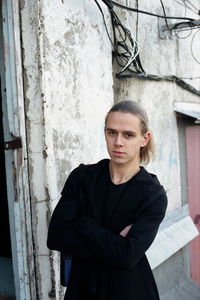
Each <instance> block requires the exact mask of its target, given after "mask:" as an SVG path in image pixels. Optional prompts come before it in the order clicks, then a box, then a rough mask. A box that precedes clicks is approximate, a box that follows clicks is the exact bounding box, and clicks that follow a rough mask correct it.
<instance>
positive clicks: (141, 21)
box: [114, 0, 200, 211]
mask: <svg viewBox="0 0 200 300" xmlns="http://www.w3.org/2000/svg"><path fill="white" fill-rule="evenodd" d="M118 2H120V3H121V4H124V5H127V1H124V0H121V1H118ZM128 4H129V6H134V5H133V3H132V1H128ZM164 4H165V8H166V14H167V15H169V16H182V17H184V16H185V8H184V6H183V5H180V4H178V3H175V2H174V1H168V2H166V3H164ZM195 4H196V7H198V1H194V5H195ZM139 9H140V10H144V11H148V12H152V13H156V14H160V15H163V11H162V6H161V4H160V1H156V2H153V3H152V1H151V2H149V1H142V2H141V3H139ZM117 11H118V13H119V15H121V18H122V21H123V20H124V22H125V23H126V24H128V25H129V24H130V25H132V27H133V28H134V29H135V32H134V31H133V33H134V34H135V36H136V21H137V19H136V13H130V12H124V11H122V10H121V9H118V10H117ZM187 16H188V17H191V18H196V19H198V16H197V15H196V14H194V13H193V12H191V11H190V10H187ZM160 20H161V19H160V18H157V17H152V16H148V15H144V14H139V16H138V30H137V31H138V37H137V41H138V44H139V48H140V59H141V62H142V65H143V67H144V69H145V71H146V73H147V74H153V75H158V76H165V75H167V76H169V75H175V76H178V77H184V78H185V77H187V78H190V77H196V76H198V75H199V64H198V63H197V62H196V61H195V60H194V59H193V57H192V54H191V50H190V47H191V42H192V38H193V35H194V34H195V32H196V31H195V30H193V31H192V32H191V35H190V36H189V37H188V38H187V39H180V38H177V37H176V36H175V34H173V36H172V37H171V38H169V39H161V38H160V37H159V23H160ZM161 22H162V24H163V25H164V24H165V20H164V19H163V20H161ZM176 22H179V20H178V21H176V20H168V23H169V24H174V23H176ZM180 22H181V20H180ZM178 35H179V36H180V37H183V36H187V35H188V31H186V32H182V33H178ZM194 42H195V43H194V44H193V46H194V47H195V48H194V52H195V54H196V55H197V56H199V54H198V47H199V45H200V42H199V41H198V36H196V38H195V40H194ZM114 71H115V72H117V71H119V68H118V66H115V67H114ZM185 81H187V82H188V83H189V84H191V85H193V86H194V87H195V88H196V89H200V82H199V80H187V79H186V80H185ZM114 91H115V93H114V94H115V100H116V101H119V100H122V99H133V100H136V101H139V102H140V103H141V104H142V105H143V106H144V107H145V108H146V110H147V113H148V116H149V120H150V127H151V130H152V132H153V135H154V138H155V144H156V156H155V160H154V161H153V162H152V163H151V164H150V165H149V166H148V170H150V171H152V172H155V173H156V174H158V176H159V178H160V180H161V182H162V183H163V185H164V186H165V188H166V190H167V192H168V197H169V200H170V201H169V206H168V211H172V210H174V209H176V208H178V207H180V206H181V190H180V189H181V184H180V165H179V145H178V128H177V120H176V114H175V112H174V108H173V102H174V101H186V102H196V103H200V100H199V96H196V95H194V94H192V93H190V92H188V91H187V90H184V89H183V88H181V87H179V86H177V85H176V84H175V83H172V82H166V81H150V80H142V79H141V80H140V79H134V78H128V79H115V80H114Z"/></svg>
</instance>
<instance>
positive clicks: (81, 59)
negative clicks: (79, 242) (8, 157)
mask: <svg viewBox="0 0 200 300" xmlns="http://www.w3.org/2000/svg"><path fill="white" fill-rule="evenodd" d="M98 2H99V3H101V5H102V9H103V12H104V15H105V22H106V24H107V26H108V31H109V32H110V30H111V24H110V18H109V13H108V10H107V8H106V7H105V5H103V4H102V2H101V1H100V0H99V1H98ZM118 2H119V3H122V4H124V5H130V6H134V7H135V5H136V2H137V1H125V0H120V1H118ZM194 3H195V4H196V5H197V6H198V1H196V2H195V1H194ZM165 5H166V14H169V15H178V16H184V14H185V8H184V6H182V5H180V4H179V3H178V1H168V2H167V3H166V4H165ZM139 9H141V10H145V11H150V12H154V13H157V14H162V15H163V11H162V7H161V4H160V1H156V2H152V1H151V2H150V1H147V0H145V1H142V2H141V3H139ZM116 12H117V13H118V14H119V16H120V18H121V19H122V21H124V22H125V23H126V24H128V26H130V27H131V28H132V31H133V34H134V36H137V40H138V43H139V47H140V55H141V61H142V64H143V67H144V69H145V71H146V72H147V73H149V74H157V75H160V76H163V75H176V76H180V77H187V78H190V77H196V76H198V74H199V65H198V64H197V62H195V60H194V59H193V57H192V55H191V51H190V48H191V43H192V39H193V36H194V33H195V31H193V32H191V36H189V37H188V38H187V39H180V38H178V37H176V36H173V37H171V38H168V39H160V38H159V22H160V18H157V17H151V16H148V15H143V14H138V16H137V14H135V13H127V12H125V11H121V10H120V9H116ZM186 13H187V15H188V16H190V17H193V18H197V15H196V14H194V13H193V12H192V11H190V10H187V9H186ZM20 15H21V26H22V27H21V31H22V50H23V72H24V89H25V90H24V95H25V108H26V127H27V143H28V144H27V146H28V157H29V178H30V180H29V182H30V192H31V207H32V220H33V224H32V226H33V233H34V245H35V263H36V273H37V293H38V299H45V300H47V299H62V295H63V290H62V289H61V288H60V286H59V257H58V255H57V254H56V253H52V252H51V251H49V250H48V249H47V247H46V235H47V226H48V222H49V220H50V215H51V213H52V211H53V209H54V207H55V205H56V203H57V202H58V200H59V197H60V192H61V190H62V187H63V184H64V182H65V180H66V178H67V176H68V174H69V172H70V171H71V170H72V169H73V168H74V167H76V166H78V165H79V164H80V163H81V162H83V163H93V162H96V161H98V160H100V159H101V158H104V157H106V156H107V153H106V149H105V143H104V133H103V128H104V117H105V114H106V112H107V111H108V109H109V108H110V106H111V105H112V104H113V103H114V102H117V101H120V100H124V99H133V100H135V101H138V102H140V103H141V104H142V105H143V106H144V107H145V108H146V109H147V112H148V115H149V119H150V124H151V129H152V131H153V133H154V137H155V142H156V156H155V160H154V161H153V162H152V163H151V164H150V165H149V167H148V170H149V171H152V172H155V173H156V174H157V175H158V176H159V178H160V181H161V182H162V184H163V185H164V186H165V188H166V190H167V192H168V197H169V206H168V212H170V211H173V210H175V209H177V208H180V206H181V183H180V162H179V151H180V149H179V143H178V127H177V120H176V114H175V112H174V108H173V102H174V101H186V102H196V103H200V101H199V97H198V96H197V95H195V94H192V93H191V92H189V91H187V90H184V89H183V88H181V87H180V86H177V85H176V84H175V83H173V82H166V81H164V80H163V81H148V80H145V81H144V80H142V79H116V78H115V73H116V72H117V71H119V67H118V66H117V65H116V62H115V61H113V59H112V48H111V43H110V41H109V39H108V36H107V33H106V30H105V27H104V23H103V19H102V15H101V13H100V11H99V9H98V7H97V5H96V4H95V2H94V1H92V0H85V1H81V0H69V1H65V0H63V1H62V0H59V1H47V0H41V1H38V2H37V1H28V0H24V1H21V7H20ZM170 22H172V21H171V20H170ZM173 22H175V20H173ZM162 24H163V22H162ZM180 34H187V32H186V33H180ZM197 35H198V34H197ZM196 39H197V36H196V37H195V38H194V41H195V42H194V43H193V45H194V46H193V47H194V50H195V51H194V52H195V53H196V55H199V54H198V51H196V50H197V48H198V47H199V43H197V41H196ZM186 81H187V82H188V83H189V84H191V85H193V86H194V87H195V88H196V89H200V84H199V81H198V80H189V79H186Z"/></svg>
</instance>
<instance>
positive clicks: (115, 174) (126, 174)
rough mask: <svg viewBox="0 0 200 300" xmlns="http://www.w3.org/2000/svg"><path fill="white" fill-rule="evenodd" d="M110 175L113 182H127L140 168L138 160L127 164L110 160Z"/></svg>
mask: <svg viewBox="0 0 200 300" xmlns="http://www.w3.org/2000/svg"><path fill="white" fill-rule="evenodd" d="M109 168H110V177H111V180H112V182H113V183H114V184H121V183H124V182H127V181H128V180H129V179H131V178H132V177H133V176H134V175H136V174H137V173H138V172H139V170H140V165H139V162H137V163H134V164H129V165H126V164H125V165H123V164H121V165H120V164H115V163H113V162H112V161H110V164H109Z"/></svg>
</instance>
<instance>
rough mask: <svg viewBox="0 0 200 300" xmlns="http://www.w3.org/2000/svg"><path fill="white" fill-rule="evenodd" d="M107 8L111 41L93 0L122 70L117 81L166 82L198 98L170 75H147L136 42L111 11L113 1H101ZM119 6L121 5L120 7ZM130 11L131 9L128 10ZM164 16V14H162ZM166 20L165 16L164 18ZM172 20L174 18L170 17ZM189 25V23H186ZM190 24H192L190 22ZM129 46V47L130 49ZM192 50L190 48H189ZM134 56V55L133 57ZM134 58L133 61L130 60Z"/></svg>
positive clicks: (194, 90)
mask: <svg viewBox="0 0 200 300" xmlns="http://www.w3.org/2000/svg"><path fill="white" fill-rule="evenodd" d="M102 1H103V2H104V3H105V4H106V5H107V7H108V9H109V12H110V17H111V23H112V30H113V41H112V39H111V37H110V35H109V32H108V28H107V25H106V21H105V17H104V13H103V11H102V9H101V7H100V5H99V3H98V1H97V0H95V3H96V4H97V6H98V8H99V10H100V12H101V14H102V17H103V22H104V26H105V27H106V32H107V35H108V37H109V39H110V41H111V43H112V46H113V53H114V56H115V59H116V61H117V63H118V65H119V66H120V67H121V68H122V70H121V71H120V72H118V73H117V74H116V77H117V78H119V79H122V78H140V79H149V80H156V81H160V80H166V81H171V82H175V83H176V84H177V85H179V86H181V87H182V88H184V89H186V90H188V91H190V92H192V93H194V94H196V95H198V96H200V91H198V90H196V89H195V88H194V87H192V86H191V85H189V84H188V83H186V82H185V81H183V79H181V78H179V77H177V76H174V75H170V76H157V75H152V74H147V73H146V72H145V71H144V69H143V67H142V64H141V61H140V57H139V50H138V46H137V42H136V41H135V40H134V39H133V38H132V35H131V32H130V30H129V29H128V28H127V27H126V26H124V25H123V24H122V23H121V21H120V19H119V18H118V16H117V14H116V13H115V11H114V9H113V5H112V3H113V1H110V0H102ZM120 6H121V5H120ZM130 10H132V9H130ZM137 12H138V13H139V12H140V10H138V9H137ZM164 14H165V13H164ZM166 18H167V16H166ZM172 18H174V17H172ZM176 19H182V20H183V19H186V20H188V21H193V19H189V18H176ZM181 23H183V22H180V23H178V24H176V25H174V27H173V28H175V27H178V25H179V24H181ZM188 23H190V22H188ZM191 24H192V22H191ZM130 46H131V47H130ZM191 49H192V46H191ZM133 54H134V55H133ZM132 57H134V59H132ZM128 70H129V71H130V72H131V73H129V74H123V73H124V72H125V71H128Z"/></svg>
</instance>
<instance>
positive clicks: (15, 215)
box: [1, 0, 37, 300]
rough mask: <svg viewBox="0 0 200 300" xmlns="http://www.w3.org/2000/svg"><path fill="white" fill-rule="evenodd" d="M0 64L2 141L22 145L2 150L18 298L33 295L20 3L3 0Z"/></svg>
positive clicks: (25, 298) (27, 297)
mask: <svg viewBox="0 0 200 300" xmlns="http://www.w3.org/2000/svg"><path fill="white" fill-rule="evenodd" d="M1 5H2V7H1V8H2V27H3V63H4V65H3V66H1V78H2V102H3V116H4V117H3V126H4V140H5V141H10V140H13V139H15V138H20V139H21V142H22V147H21V148H18V149H10V150H5V165H6V178H7V193H8V207H9V220H10V234H11V244H12V259H13V270H14V281H15V289H16V299H17V300H33V299H37V297H36V288H35V267H34V250H33V234H32V222H31V207H30V194H29V181H28V164H27V150H26V130H25V117H24V116H25V112H24V95H23V76H22V63H21V45H20V20H19V2H18V1H17V0H4V1H2V4H1Z"/></svg>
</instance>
